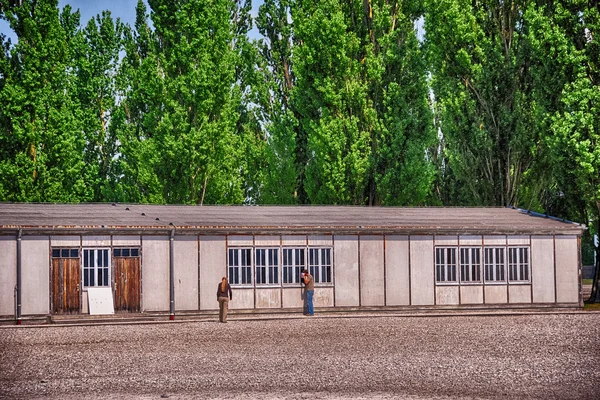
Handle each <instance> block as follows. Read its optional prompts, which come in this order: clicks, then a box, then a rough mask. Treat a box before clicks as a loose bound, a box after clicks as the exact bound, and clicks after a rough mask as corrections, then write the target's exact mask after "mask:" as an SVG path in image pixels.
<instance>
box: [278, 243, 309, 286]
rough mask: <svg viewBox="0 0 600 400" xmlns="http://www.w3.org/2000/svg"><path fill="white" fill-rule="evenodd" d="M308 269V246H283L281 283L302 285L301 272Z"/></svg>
mask: <svg viewBox="0 0 600 400" xmlns="http://www.w3.org/2000/svg"><path fill="white" fill-rule="evenodd" d="M305 269H306V247H283V248H282V249H281V274H282V277H281V283H282V284H283V285H286V286H287V285H295V286H300V284H301V281H300V280H301V278H300V274H302V271H304V270H305Z"/></svg>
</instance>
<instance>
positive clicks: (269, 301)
mask: <svg viewBox="0 0 600 400" xmlns="http://www.w3.org/2000/svg"><path fill="white" fill-rule="evenodd" d="M256 308H281V289H280V288H269V289H267V288H257V289H256Z"/></svg>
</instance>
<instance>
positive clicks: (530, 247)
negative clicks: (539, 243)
mask: <svg viewBox="0 0 600 400" xmlns="http://www.w3.org/2000/svg"><path fill="white" fill-rule="evenodd" d="M532 244H533V243H532V240H531V235H529V253H530V257H531V263H530V265H529V267H530V268H531V271H529V277H530V278H531V285H530V286H529V288H530V290H529V292H530V296H531V304H533V248H532Z"/></svg>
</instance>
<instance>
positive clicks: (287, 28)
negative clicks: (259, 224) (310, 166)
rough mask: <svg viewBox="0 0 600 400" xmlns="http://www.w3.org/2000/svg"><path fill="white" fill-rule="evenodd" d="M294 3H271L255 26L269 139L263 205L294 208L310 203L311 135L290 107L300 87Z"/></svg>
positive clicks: (260, 101)
mask: <svg viewBox="0 0 600 400" xmlns="http://www.w3.org/2000/svg"><path fill="white" fill-rule="evenodd" d="M294 4H295V2H293V1H290V0H266V1H265V2H264V4H263V5H261V6H260V9H259V13H258V17H257V20H256V25H257V28H258V31H259V32H260V34H261V35H262V36H263V38H262V39H260V40H259V41H258V42H257V48H258V51H259V54H260V59H259V62H258V65H257V68H258V71H259V73H260V76H261V78H262V79H261V80H260V81H257V82H256V83H257V85H256V89H257V98H256V103H257V104H259V110H260V119H261V123H262V124H263V126H264V130H265V131H266V132H267V134H266V138H265V139H266V140H265V141H266V143H267V146H266V148H265V161H266V162H265V171H264V177H263V183H262V189H261V196H260V201H261V202H262V203H267V204H294V203H306V202H307V201H308V199H307V196H306V192H305V190H304V181H305V166H306V134H305V132H304V131H303V130H301V129H299V125H298V115H297V113H296V112H295V110H294V107H293V104H292V102H291V93H292V90H293V88H294V86H295V84H296V79H295V76H294V71H293V69H292V64H293V57H292V49H293V46H294V45H295V41H294V28H293V23H292V21H291V11H292V9H291V7H292V6H293V5H294Z"/></svg>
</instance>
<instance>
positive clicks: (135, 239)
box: [112, 235, 142, 246]
mask: <svg viewBox="0 0 600 400" xmlns="http://www.w3.org/2000/svg"><path fill="white" fill-rule="evenodd" d="M112 244H113V246H140V245H141V244H142V240H141V238H140V237H139V236H133V235H132V236H113V237H112Z"/></svg>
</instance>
